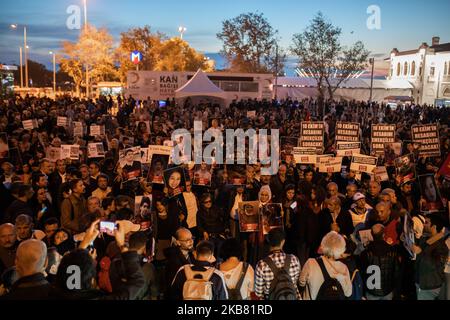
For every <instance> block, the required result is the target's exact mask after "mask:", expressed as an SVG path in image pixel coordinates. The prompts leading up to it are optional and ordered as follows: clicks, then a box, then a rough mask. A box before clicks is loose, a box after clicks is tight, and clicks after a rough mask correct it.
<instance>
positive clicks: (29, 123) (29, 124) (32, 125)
mask: <svg viewBox="0 0 450 320" xmlns="http://www.w3.org/2000/svg"><path fill="white" fill-rule="evenodd" d="M22 125H23V128H24V129H25V130H33V129H37V128H38V127H39V126H38V122H37V120H36V119H32V120H24V121H22Z"/></svg>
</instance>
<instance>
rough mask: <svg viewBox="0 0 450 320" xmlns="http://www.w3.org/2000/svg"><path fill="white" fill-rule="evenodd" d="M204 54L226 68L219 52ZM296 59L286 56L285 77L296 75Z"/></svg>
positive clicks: (379, 75) (377, 76)
mask: <svg viewBox="0 0 450 320" xmlns="http://www.w3.org/2000/svg"><path fill="white" fill-rule="evenodd" d="M205 56H207V57H209V58H210V59H212V60H214V61H215V62H216V69H217V70H224V69H226V68H227V64H228V62H227V59H226V58H224V57H223V56H222V55H221V54H220V53H217V52H209V53H205ZM297 63H298V60H297V58H296V57H288V59H287V61H286V65H285V68H284V72H285V73H286V77H296V76H297V74H296V73H295V69H296V68H297ZM384 73H385V72H384V71H382V70H376V72H375V75H374V79H385V78H386V77H385V75H383V74H384ZM361 79H370V72H369V71H367V72H366V73H365V74H364V75H362V76H361Z"/></svg>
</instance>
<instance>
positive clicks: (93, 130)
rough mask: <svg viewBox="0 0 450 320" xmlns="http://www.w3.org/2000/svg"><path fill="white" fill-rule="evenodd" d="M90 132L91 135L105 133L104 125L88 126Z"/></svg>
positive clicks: (95, 135)
mask: <svg viewBox="0 0 450 320" xmlns="http://www.w3.org/2000/svg"><path fill="white" fill-rule="evenodd" d="M90 134H91V136H92V137H97V136H101V135H105V126H98V125H92V126H91V127H90Z"/></svg>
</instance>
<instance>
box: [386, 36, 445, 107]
mask: <svg viewBox="0 0 450 320" xmlns="http://www.w3.org/2000/svg"><path fill="white" fill-rule="evenodd" d="M389 60H390V72H389V77H388V78H389V79H390V80H407V81H409V82H410V83H411V84H412V85H413V86H414V89H413V92H412V98H414V102H415V103H418V104H427V105H435V104H436V102H437V101H438V100H441V101H442V100H443V101H445V100H450V43H443V44H441V43H440V38H439V37H433V39H432V45H431V46H429V45H428V44H427V43H422V45H421V46H420V47H419V48H418V49H415V50H408V51H398V50H397V48H394V49H393V50H392V52H391V57H390V59H389Z"/></svg>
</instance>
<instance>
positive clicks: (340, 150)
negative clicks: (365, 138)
mask: <svg viewBox="0 0 450 320" xmlns="http://www.w3.org/2000/svg"><path fill="white" fill-rule="evenodd" d="M336 151H337V156H338V157H351V156H353V155H354V154H360V153H361V142H337V146H336Z"/></svg>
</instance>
